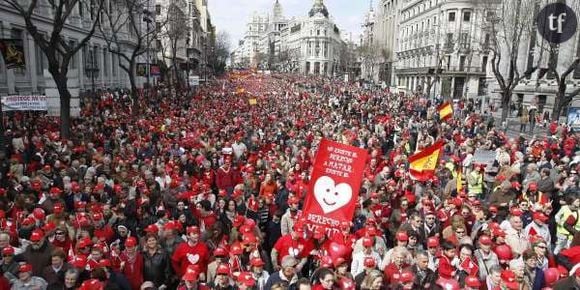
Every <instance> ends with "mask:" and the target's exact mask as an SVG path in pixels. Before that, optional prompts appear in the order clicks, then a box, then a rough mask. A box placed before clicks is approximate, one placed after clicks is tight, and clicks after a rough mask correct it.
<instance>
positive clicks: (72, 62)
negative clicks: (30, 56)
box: [37, 40, 78, 69]
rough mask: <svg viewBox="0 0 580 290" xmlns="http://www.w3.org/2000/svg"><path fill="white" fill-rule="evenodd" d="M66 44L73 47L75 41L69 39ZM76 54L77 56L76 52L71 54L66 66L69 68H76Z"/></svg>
mask: <svg viewBox="0 0 580 290" xmlns="http://www.w3.org/2000/svg"><path fill="white" fill-rule="evenodd" d="M68 45H69V46H70V47H71V48H74V47H75V46H76V42H75V41H74V40H70V41H69V42H68ZM77 56H78V54H76V53H75V55H73V56H72V57H71V58H70V61H69V63H68V67H69V68H70V69H77V68H78V62H77ZM37 62H38V61H37Z"/></svg>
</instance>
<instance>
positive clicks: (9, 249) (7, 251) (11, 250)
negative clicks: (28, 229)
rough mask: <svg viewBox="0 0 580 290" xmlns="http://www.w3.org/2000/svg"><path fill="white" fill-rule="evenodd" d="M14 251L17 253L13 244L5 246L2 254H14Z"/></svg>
mask: <svg viewBox="0 0 580 290" xmlns="http://www.w3.org/2000/svg"><path fill="white" fill-rule="evenodd" d="M14 253H15V251H14V248H13V247H11V246H8V247H4V248H3V249H2V255H5V256H13V255H14Z"/></svg>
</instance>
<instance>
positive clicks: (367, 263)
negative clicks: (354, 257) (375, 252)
mask: <svg viewBox="0 0 580 290" xmlns="http://www.w3.org/2000/svg"><path fill="white" fill-rule="evenodd" d="M364 266H365V267H367V268H374V267H376V266H377V261H375V259H374V258H373V257H366V258H365V260H364Z"/></svg>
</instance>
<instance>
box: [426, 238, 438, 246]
mask: <svg viewBox="0 0 580 290" xmlns="http://www.w3.org/2000/svg"><path fill="white" fill-rule="evenodd" d="M427 247H428V248H437V247H439V239H438V238H436V237H429V238H428V239H427Z"/></svg>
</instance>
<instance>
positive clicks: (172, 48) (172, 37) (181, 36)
mask: <svg viewBox="0 0 580 290" xmlns="http://www.w3.org/2000/svg"><path fill="white" fill-rule="evenodd" d="M186 9H187V5H186V3H185V1H183V0H170V1H169V4H168V5H167V8H166V13H165V17H164V19H163V23H164V25H163V27H162V28H161V29H160V32H159V37H160V38H161V39H162V41H161V43H160V46H161V47H160V49H161V52H162V55H163V58H164V59H169V60H170V61H171V65H170V66H168V67H169V70H173V85H174V87H175V88H178V87H180V86H181V84H180V79H179V65H178V54H179V51H180V49H183V50H185V46H186V45H187V42H188V40H189V39H188V37H187V36H188V35H189V30H190V27H189V25H188V23H189V21H188V19H187V15H186V14H185V11H186Z"/></svg>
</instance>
